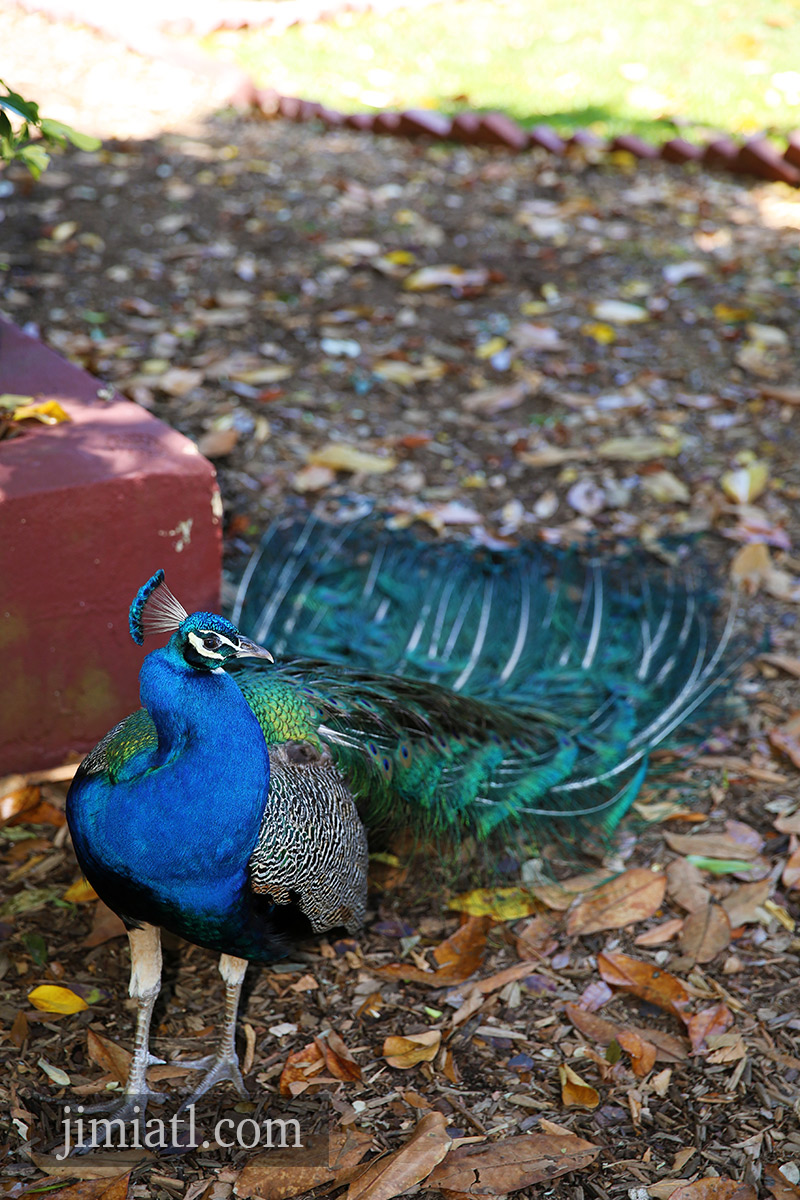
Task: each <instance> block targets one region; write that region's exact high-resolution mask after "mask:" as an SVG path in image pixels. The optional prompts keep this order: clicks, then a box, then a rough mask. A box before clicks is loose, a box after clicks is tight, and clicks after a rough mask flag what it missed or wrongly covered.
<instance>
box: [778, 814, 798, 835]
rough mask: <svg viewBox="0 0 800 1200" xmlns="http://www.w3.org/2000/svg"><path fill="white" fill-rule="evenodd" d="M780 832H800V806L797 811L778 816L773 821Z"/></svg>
mask: <svg viewBox="0 0 800 1200" xmlns="http://www.w3.org/2000/svg"><path fill="white" fill-rule="evenodd" d="M772 823H773V825H774V826H775V828H776V829H777V831H778V833H797V834H800V808H798V809H797V810H796V812H793V813H790V814H789V815H788V816H786V815H784V816H781V817H776V818H775V820H774V821H773V822H772Z"/></svg>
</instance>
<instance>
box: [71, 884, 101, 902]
mask: <svg viewBox="0 0 800 1200" xmlns="http://www.w3.org/2000/svg"><path fill="white" fill-rule="evenodd" d="M64 899H65V900H69V901H70V903H72V904H88V903H89V901H90V900H97V899H98V895H97V892H96V891H95V890H94V888H93V887H92V885H91V884H90V883H89V881H88V880H86V879H76V880H75V882H74V883H73V884H70V886H69V887H68V888H67V890H66V891H65V892H64Z"/></svg>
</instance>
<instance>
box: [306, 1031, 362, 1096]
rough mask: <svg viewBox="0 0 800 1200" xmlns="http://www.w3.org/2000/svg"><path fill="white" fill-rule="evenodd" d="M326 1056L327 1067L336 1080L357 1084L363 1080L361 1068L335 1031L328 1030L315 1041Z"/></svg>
mask: <svg viewBox="0 0 800 1200" xmlns="http://www.w3.org/2000/svg"><path fill="white" fill-rule="evenodd" d="M315 1040H316V1042H317V1043H318V1044H320V1045H321V1049H322V1052H323V1054H324V1055H325V1066H326V1067H327V1068H328V1070H329V1071H330V1073H331V1075H333V1076H334V1078H335V1079H341V1080H342V1082H344V1083H355V1082H356V1081H358V1080H359V1079H360V1078H361V1067H360V1066H359V1065H358V1063H357V1062H356V1060H355V1059H354V1058H353V1056H352V1054H351V1053H350V1051H349V1050H348V1049H347V1046H345V1044H344V1042H343V1041H342V1039H341V1037H340V1036H339V1034H338V1033H337V1032H336V1030H335V1029H328V1030H327V1031H326V1032H325V1033H324V1034H322V1035H321V1036H320V1037H318V1038H316V1039H315Z"/></svg>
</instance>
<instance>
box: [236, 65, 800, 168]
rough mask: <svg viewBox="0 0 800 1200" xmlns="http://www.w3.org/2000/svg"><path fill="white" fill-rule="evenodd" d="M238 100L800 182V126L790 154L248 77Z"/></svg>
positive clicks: (408, 129) (414, 133) (517, 145)
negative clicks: (364, 102)
mask: <svg viewBox="0 0 800 1200" xmlns="http://www.w3.org/2000/svg"><path fill="white" fill-rule="evenodd" d="M231 102H232V103H233V104H235V105H236V106H237V107H239V108H251V109H255V110H257V111H259V112H261V113H263V114H264V115H265V116H270V117H277V116H280V117H286V118H288V119H289V120H292V121H316V120H320V121H322V122H323V124H324V125H327V126H328V128H331V129H337V128H342V127H344V128H347V129H355V130H359V131H362V132H364V133H381V134H388V135H390V136H394V137H410V138H413V137H427V138H431V139H432V140H433V141H437V142H447V141H455V142H463V143H464V144H465V145H469V146H502V147H504V148H505V149H506V150H513V151H515V152H516V153H521V152H523V151H525V150H530V149H532V148H534V147H538V148H539V149H542V150H547V151H548V152H549V153H550V154H553V155H555V156H556V157H559V158H560V157H563V156H564V155H565V154H567V153H568V152H569V150H570V148H571V147H579V148H581V149H584V150H589V151H592V152H594V153H596V154H613V153H614V152H615V151H620V150H623V151H626V152H627V153H628V154H631V155H633V157H634V158H637V159H641V160H647V159H650V160H654V159H661V160H662V161H664V162H669V163H678V164H681V165H682V164H685V163H699V164H701V165H702V166H705V167H712V168H722V169H723V170H727V171H730V172H732V173H733V174H734V175H747V176H755V177H756V178H758V179H767V180H770V181H772V182H775V181H778V182H781V183H788V184H790V185H791V186H792V187H800V130H798V131H796V132H795V133H792V134H790V135H789V137H788V139H787V143H786V148H785V150H784V151H783V153H781V152H780V150H778V149H776V148H775V146H774V145H773V144H772V143H771V142H769V141H768V140H767V139H766V138H765V137H760V136H759V137H753V138H749V139H748V140H747V141H745V142H742V143H737V142H734V141H732V140H731V139H730V138H728V137H725V136H724V135H722V134H720V135H718V136H716V137H714V138H712V139H711V141H709V142H708V143H707V144H706V145H704V146H701V145H698V144H696V143H695V142H688V141H686V139H685V138H681V137H675V138H671V139H670V140H669V141H668V142H664V143H663V145H661V146H655V145H651V144H650V143H649V142H645V141H643V140H642V138H640V137H637V136H636V135H635V134H622V135H621V136H619V137H615V138H612V139H611V141H604V140H603V139H602V138H599V137H597V136H596V135H595V134H594V133H592V132H591V131H590V130H588V129H578V130H576V131H575V133H573V134H572V136H571V137H570V138H568V139H566V140H565V139H564V138H561V137H559V135H558V134H557V133H556V132H555V130H554V129H552V128H551V127H550V126H549V125H535V126H534V127H533V128H532V129H524V128H523V127H522V126H521V125H519V124H518V123H517V122H516V121H515V120H513V118H511V117H509V116H506V114H505V113H500V112H490V113H483V112H462V113H459V114H458V116H456V117H452V118H451V117H448V116H445V115H444V114H443V113H440V112H435V111H433V110H428V109H419V108H410V109H407V110H406V111H404V112H394V111H391V110H387V111H384V112H377V113H373V112H362V113H342V112H337V111H336V110H335V109H330V108H325V106H324V105H322V104H318V103H316V102H315V101H312V100H302V99H300V98H299V97H297V96H281V95H279V94H278V93H277V92H276V91H274V90H273V89H272V88H259V87H257V86H256V84H255V83H254V82H253V80H252V79H247V80H246V81H242V83H241V84H240V85H239V86H238V87H237V89H236V93H235V94H234V95H233V96H232V97H231Z"/></svg>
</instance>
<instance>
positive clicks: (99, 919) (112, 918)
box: [81, 900, 126, 949]
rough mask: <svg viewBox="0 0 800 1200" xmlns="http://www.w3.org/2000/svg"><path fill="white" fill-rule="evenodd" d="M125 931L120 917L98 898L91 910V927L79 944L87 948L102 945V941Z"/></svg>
mask: <svg viewBox="0 0 800 1200" xmlns="http://www.w3.org/2000/svg"><path fill="white" fill-rule="evenodd" d="M125 932H126V930H125V924H124V922H123V921H122V918H121V917H118V916H117V914H116V913H115V912H112V911H111V909H110V908H109V907H108V905H107V904H104V903H103V901H102V900H98V902H97V904H96V905H95V908H94V910H93V915H92V928H91V929H90V930H89V933H88V935H87V936H86V937H85V938H84V939H83V941H82V942H81V945H82V946H85V947H86V948H87V949H91V948H92V947H93V946H102V944H103V943H104V942H108V941H110V940H111V938H115V937H122V936H123V935H124V934H125Z"/></svg>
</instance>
